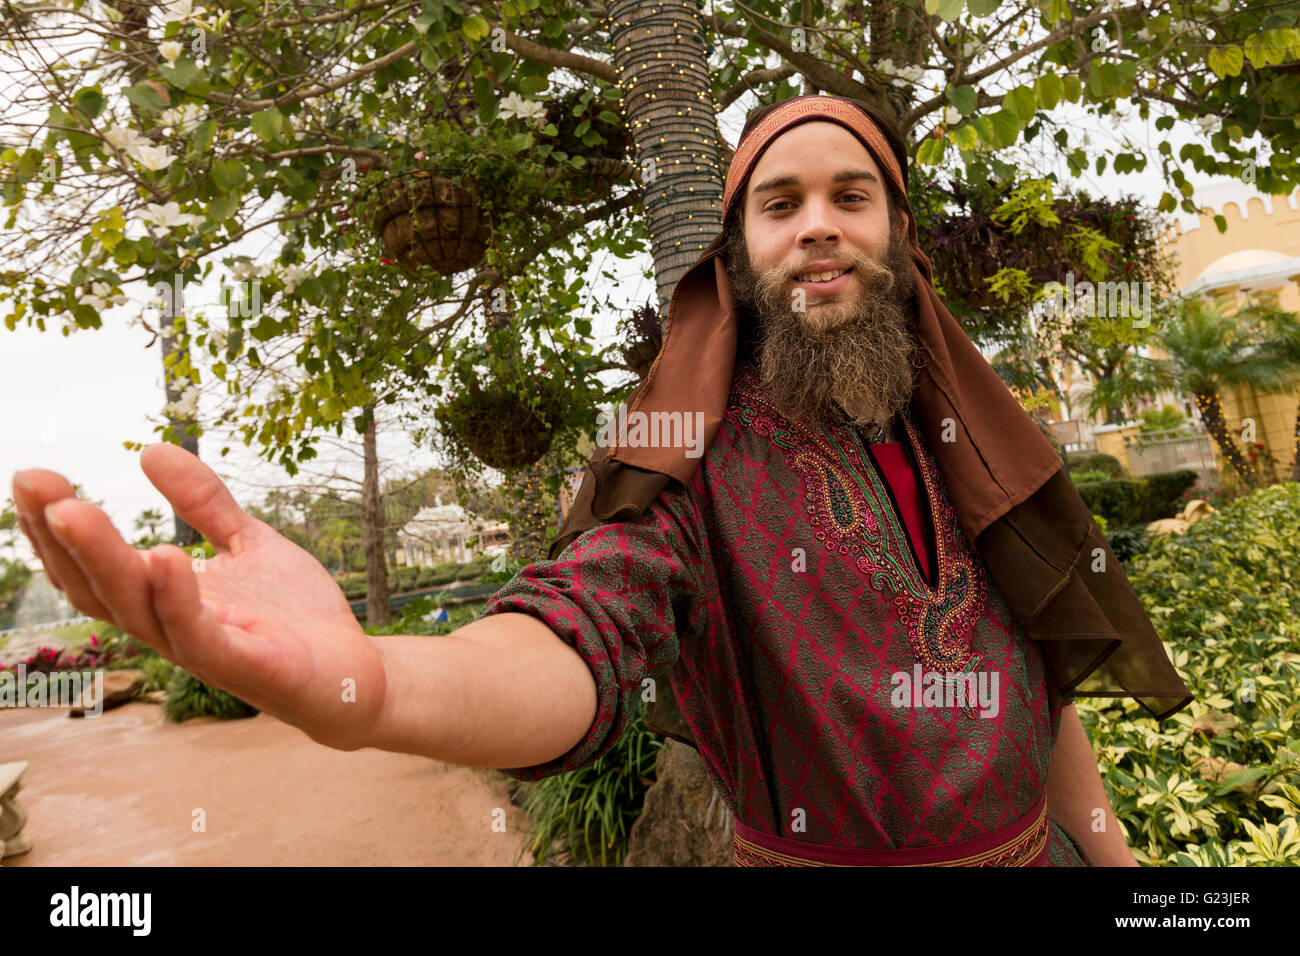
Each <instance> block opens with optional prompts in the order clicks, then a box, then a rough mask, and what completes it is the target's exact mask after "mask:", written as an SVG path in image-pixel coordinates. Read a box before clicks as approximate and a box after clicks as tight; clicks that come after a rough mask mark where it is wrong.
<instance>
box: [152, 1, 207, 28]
mask: <svg viewBox="0 0 1300 956" xmlns="http://www.w3.org/2000/svg"><path fill="white" fill-rule="evenodd" d="M207 9H208V8H207V7H199V8H198V9H195V8H194V4H193V3H192V2H191V0H172V2H171V3H169V4H167V6H166V7H165V8H164V9H163V14H162V16H163V20H164V22H166V23H171V22H172V21H174V20H175V21H180V22H181V23H184V22H185V21H186V20H191V19H196V18H197V17H198V15H199V14H200V13H206V12H207Z"/></svg>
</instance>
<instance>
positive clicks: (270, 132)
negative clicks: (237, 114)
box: [249, 106, 284, 143]
mask: <svg viewBox="0 0 1300 956" xmlns="http://www.w3.org/2000/svg"><path fill="white" fill-rule="evenodd" d="M249 125H250V126H251V127H252V129H253V132H254V133H256V134H257V135H258V138H259V139H261V140H262V141H263V142H267V143H269V142H271V141H272V140H274V139H278V138H279V136H280V130H281V129H282V128H283V126H284V114H282V113H281V112H280V111H279V110H278V109H276V108H275V107H274V106H273V107H271V108H270V109H269V110H260V111H258V112H256V113H254V114H253V115H252V118H251V119H250V120H249Z"/></svg>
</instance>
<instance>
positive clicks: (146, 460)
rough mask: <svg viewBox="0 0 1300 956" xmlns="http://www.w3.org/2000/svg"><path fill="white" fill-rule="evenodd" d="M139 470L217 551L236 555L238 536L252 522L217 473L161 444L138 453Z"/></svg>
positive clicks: (241, 544) (185, 453)
mask: <svg viewBox="0 0 1300 956" xmlns="http://www.w3.org/2000/svg"><path fill="white" fill-rule="evenodd" d="M140 467H141V468H142V469H144V473H145V474H146V475H147V476H148V477H149V480H150V481H151V482H153V486H154V487H155V488H157V489H158V490H159V491H161V492H162V493H163V496H164V497H165V498H166V499H167V500H168V501H170V502H171V505H172V507H173V508H174V509H176V514H177V515H179V516H180V518H181V520H183V521H185V522H186V523H188V524H189V525H190V527H192V528H194V530H196V531H197V532H198V533H199V534H201V535H203V537H205V538H207V539H208V540H209V541H211V542H212V546H213V547H214V548H216V549H217V551H219V552H226V551H229V552H230V553H231V554H239V553H240V551H242V550H243V547H244V542H243V541H242V540H241V533H242V532H245V531H247V530H248V528H249V526H250V525H251V524H253V523H254V519H253V518H252V517H251V516H250V515H248V514H247V513H246V512H245V511H244V510H243V509H242V508H240V507H239V505H238V503H236V501H235V499H234V496H233V495H231V493H230V490H229V489H228V488H227V487H226V486H225V483H224V482H222V480H221V479H220V478H219V477H217V473H216V472H215V471H213V470H212V469H211V468H209V467H208V466H207V465H205V464H204V463H203V462H201V461H200V460H199V459H198V457H197V456H195V455H192V454H190V453H189V452H188V451H186V450H185V449H184V448H181V447H180V446H178V445H172V444H170V443H168V442H163V443H161V444H157V445H150V446H149V447H148V448H146V449H145V450H144V451H143V452H141V453H140Z"/></svg>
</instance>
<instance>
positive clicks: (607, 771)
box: [516, 704, 664, 866]
mask: <svg viewBox="0 0 1300 956" xmlns="http://www.w3.org/2000/svg"><path fill="white" fill-rule="evenodd" d="M663 746H664V741H663V740H662V738H660V737H659V735H658V734H656V733H654V731H652V730H650V729H649V728H648V727H646V725H645V705H644V704H638V705H637V710H636V713H635V714H634V715H633V716H632V720H631V723H629V724H628V727H627V730H625V731H624V732H623V735H622V736H621V737H620V738H619V739H618V741H617V742H616V743H615V744H614V746H613V747H612V748H610V750H609V752H608V753H606V754H605V755H604V756H602V757H599V758H598V759H596V760H594V761H592V762H591V763H590V764H589V765H587V766H586V767H583V768H582V769H580V770H575V771H573V772H572V773H561V774H556V775H555V776H552V777H544V778H543V779H541V780H533V781H519V782H518V794H519V797H520V800H519V803H520V806H521V807H522V808H523V810H524V812H525V813H527V814H528V817H529V819H530V820H532V829H531V830H530V831H529V836H530V838H531V839H530V840H529V841H528V842H527V843H526V844H525V846H526V847H527V848H528V849H531V850H532V853H533V865H534V866H543V865H545V864H546V863H547V862H550V860H551V858H552V857H553V858H554V860H555V861H556V862H559V863H563V864H570V865H572V864H576V865H578V866H622V865H623V860H624V858H625V857H626V856H627V838H628V834H629V833H630V832H631V829H632V824H633V823H634V822H635V821H636V818H637V817H638V816H639V815H640V813H641V807H642V805H643V804H644V802H645V792H646V790H647V789H648V788H649V786H650V785H651V784H652V783H653V782H654V768H655V760H656V759H657V758H658V756H659V751H660V750H661V749H663ZM524 848H525V847H523V846H521V847H520V849H519V858H522V857H523V853H524ZM516 862H518V858H517V859H516Z"/></svg>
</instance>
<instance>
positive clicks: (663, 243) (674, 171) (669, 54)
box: [608, 0, 730, 866]
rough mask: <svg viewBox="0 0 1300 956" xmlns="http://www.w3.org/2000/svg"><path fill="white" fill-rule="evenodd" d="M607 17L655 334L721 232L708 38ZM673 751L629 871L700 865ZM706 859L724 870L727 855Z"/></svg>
mask: <svg viewBox="0 0 1300 956" xmlns="http://www.w3.org/2000/svg"><path fill="white" fill-rule="evenodd" d="M608 9H609V14H610V23H611V24H612V27H611V29H610V45H611V47H612V48H613V51H614V65H615V67H616V68H617V69H618V71H619V73H620V75H621V76H622V78H623V79H622V84H621V86H622V89H623V116H624V117H625V118H626V120H627V125H628V127H629V128H630V129H631V130H632V135H633V138H634V142H635V144H636V152H637V159H638V163H639V164H640V165H641V169H642V177H643V183H644V185H643V189H644V191H645V207H646V213H647V216H648V218H649V223H648V226H649V230H650V235H651V237H652V243H653V246H652V249H651V253H652V254H653V256H654V263H655V279H656V283H657V291H658V294H659V321H660V325H661V327H662V325H663V323H664V321H665V320H666V319H667V317H668V303H669V302H670V301H671V298H672V292H673V287H674V286H675V285H676V284H677V280H678V279H680V278H681V277H682V276H683V275H684V274H685V273H686V270H687V269H689V268H690V267H691V265H692V264H694V262H695V260H696V259H697V258H699V254H700V252H702V251H703V249H704V247H705V246H707V245H708V244H709V243H710V242H712V241H713V238H714V236H716V235H717V234H718V233H719V232H721V231H722V192H723V185H724V183H723V178H722V172H723V171H722V166H721V162H720V157H719V152H718V142H717V140H718V119H717V116H716V115H715V114H714V112H713V96H712V93H711V90H710V76H709V68H708V63H707V60H706V54H705V45H706V37H705V35H704V32H703V30H702V29H701V23H700V20H699V6H698V4H697V3H695V2H694V0H662V2H660V3H655V4H645V3H639V2H637V0H618V2H612V3H610V4H608ZM672 747H673V744H672V743H671V742H670V744H669V748H670V749H671V748H672ZM676 750H680V751H686V753H683V754H681V755H680V759H670V757H669V756H668V754H669V750H665V754H664V755H662V756H661V757H660V759H659V760H658V762H657V764H656V767H657V770H658V773H657V779H656V781H655V783H654V784H653V785H652V786H651V787H650V789H649V790H648V791H647V792H646V803H645V806H646V809H645V810H643V811H642V817H644V818H646V822H645V824H644V825H640V824H642V819H641V818H640V817H639V818H638V820H637V823H638V824H639V825H638V826H634V828H633V831H632V833H631V835H630V837H629V840H628V859H629V861H636V863H639V864H641V865H647V864H649V865H659V866H692V865H695V866H698V865H700V862H701V856H700V848H699V847H696V846H695V843H696V841H694V840H683V839H682V838H681V834H682V833H683V832H687V833H694V832H696V831H697V830H698V829H699V827H700V825H701V821H703V820H705V818H706V815H707V814H708V813H709V809H710V803H711V802H716V797H715V795H714V793H713V788H712V787H711V786H706V787H701V786H698V780H699V778H700V776H701V775H702V774H703V761H702V759H701V758H700V756H699V755H698V754H697V753H696V752H695V751H694V750H691V749H690V748H688V747H686V746H685V745H682V746H680V747H677V748H676ZM715 813H716V811H715ZM722 842H723V843H724V844H725V843H726V840H725V839H724V840H723V841H722ZM708 858H709V859H710V860H713V861H714V862H715V863H722V864H724V865H725V863H727V862H729V861H730V855H729V853H724V854H723V855H722V858H721V859H719V856H718V854H717V853H710V854H708Z"/></svg>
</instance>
